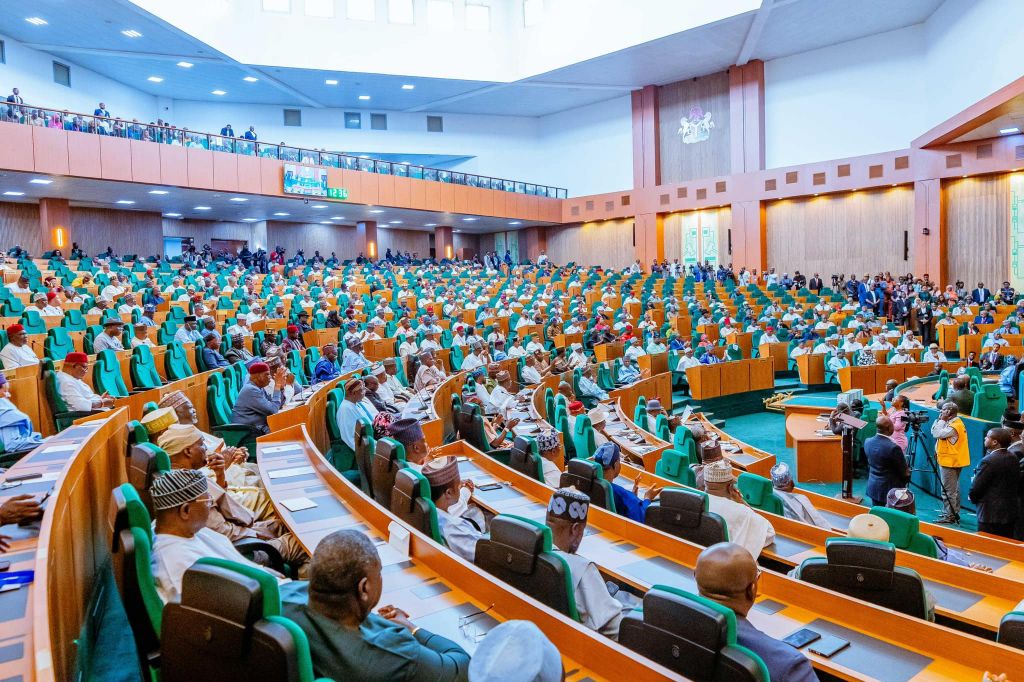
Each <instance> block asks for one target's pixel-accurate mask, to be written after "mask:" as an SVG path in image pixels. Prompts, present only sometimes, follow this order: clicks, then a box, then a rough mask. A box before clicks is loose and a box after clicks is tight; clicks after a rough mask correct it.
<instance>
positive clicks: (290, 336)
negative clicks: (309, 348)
mask: <svg viewBox="0 0 1024 682" xmlns="http://www.w3.org/2000/svg"><path fill="white" fill-rule="evenodd" d="M305 347H306V345H305V344H304V343H303V342H302V337H301V336H299V327H298V325H295V324H290V325H288V329H287V336H286V337H285V340H284V341H282V342H281V348H282V349H283V350H284V352H285V353H288V352H290V351H293V350H302V349H303V348H305Z"/></svg>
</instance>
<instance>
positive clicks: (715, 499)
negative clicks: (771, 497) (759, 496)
mask: <svg viewBox="0 0 1024 682" xmlns="http://www.w3.org/2000/svg"><path fill="white" fill-rule="evenodd" d="M704 490H705V491H706V492H707V493H708V511H711V512H714V513H715V514H718V515H719V516H721V517H722V518H723V519H724V520H725V524H726V528H727V529H728V531H729V540H730V541H731V542H734V543H736V544H737V545H740V546H742V547H743V548H744V549H746V550H747V551H748V552H750V555H751V556H752V557H755V558H756V557H758V556H760V554H761V550H763V549H764V548H765V547H767V546H768V545H770V544H772V543H773V542H774V541H775V529H774V528H772V525H771V524H770V523H768V521H766V520H765V519H764V517H762V516H760V515H759V514H757V513H756V512H755V511H754V510H752V509H751V508H750V507H748V506H747V503H746V502H745V501H744V500H743V495H741V494H740V491H739V490H738V489H737V488H736V479H735V477H734V476H733V473H732V464H730V463H729V461H728V460H725V459H719V460H715V461H714V462H711V463H710V464H705V465H704Z"/></svg>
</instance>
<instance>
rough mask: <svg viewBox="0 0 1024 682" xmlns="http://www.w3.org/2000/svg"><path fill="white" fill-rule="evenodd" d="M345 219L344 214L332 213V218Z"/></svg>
mask: <svg viewBox="0 0 1024 682" xmlns="http://www.w3.org/2000/svg"><path fill="white" fill-rule="evenodd" d="M344 219H345V216H343V215H332V216H331V220H344Z"/></svg>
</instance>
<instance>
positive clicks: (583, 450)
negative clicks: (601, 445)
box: [572, 414, 597, 459]
mask: <svg viewBox="0 0 1024 682" xmlns="http://www.w3.org/2000/svg"><path fill="white" fill-rule="evenodd" d="M572 445H573V448H574V449H575V451H576V452H575V456H576V457H578V458H579V459H590V458H591V457H593V456H594V451H595V450H597V445H596V443H595V441H594V426H593V424H591V423H590V417H589V416H588V415H585V414H581V415H579V416H577V417H576V424H575V427H574V428H573V432H572Z"/></svg>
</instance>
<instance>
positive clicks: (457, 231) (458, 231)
mask: <svg viewBox="0 0 1024 682" xmlns="http://www.w3.org/2000/svg"><path fill="white" fill-rule="evenodd" d="M459 231H460V230H452V232H459Z"/></svg>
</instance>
